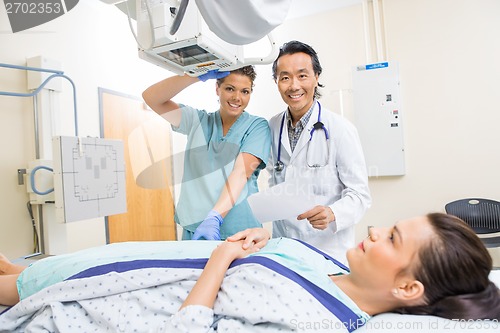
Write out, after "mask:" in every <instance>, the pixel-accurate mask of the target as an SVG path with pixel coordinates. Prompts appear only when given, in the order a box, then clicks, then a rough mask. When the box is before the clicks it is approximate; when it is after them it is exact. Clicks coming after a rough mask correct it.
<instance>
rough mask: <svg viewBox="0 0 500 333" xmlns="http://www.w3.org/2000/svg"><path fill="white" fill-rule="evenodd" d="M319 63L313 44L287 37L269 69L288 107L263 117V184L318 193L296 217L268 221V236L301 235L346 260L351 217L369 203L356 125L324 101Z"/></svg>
mask: <svg viewBox="0 0 500 333" xmlns="http://www.w3.org/2000/svg"><path fill="white" fill-rule="evenodd" d="M321 71H322V68H321V65H320V63H319V59H318V55H317V53H316V51H315V50H314V49H313V48H312V47H310V46H309V45H307V44H304V43H302V42H298V41H290V42H288V43H285V44H284V45H283V46H282V47H281V49H280V52H279V55H278V58H277V59H276V60H275V61H274V63H273V77H274V80H275V82H276V83H277V85H278V90H279V92H280V94H281V97H282V99H283V101H284V102H285V103H286V104H287V105H288V108H287V109H286V110H285V111H283V112H281V113H279V114H277V115H275V116H274V117H273V118H271V120H270V121H269V125H270V127H271V137H272V149H271V157H270V158H271V160H270V162H269V163H268V164H267V170H268V171H269V173H270V174H271V177H270V180H269V185H270V186H274V185H277V184H279V183H282V182H286V183H285V184H282V185H281V186H284V185H286V187H285V188H286V191H299V192H295V193H298V194H300V195H304V198H313V197H314V198H321V202H322V205H316V206H313V207H311V209H309V210H307V211H305V212H303V213H301V214H300V215H299V216H297V219H296V220H278V221H273V237H282V236H284V237H293V238H298V239H301V240H304V241H306V242H308V243H309V244H311V245H313V246H315V247H317V248H319V249H321V250H323V251H324V252H326V253H327V254H329V255H331V256H332V257H334V258H336V259H338V260H340V261H341V262H343V263H346V259H345V255H346V252H347V250H348V249H349V248H352V247H354V237H355V235H354V233H355V229H354V225H355V224H356V223H357V222H359V221H360V220H361V218H362V217H363V215H364V213H365V211H366V209H367V208H368V207H369V206H370V204H371V197H370V191H369V188H368V176H367V172H366V165H365V160H364V156H363V151H362V148H361V144H360V140H359V137H358V133H357V130H356V128H355V127H354V126H353V125H352V124H351V123H350V122H349V121H347V120H346V119H345V118H343V117H342V116H340V115H338V114H335V113H333V112H331V111H330V110H328V109H327V108H326V107H325V106H324V105H322V104H321V103H320V102H319V101H318V99H319V97H320V96H321V95H320V93H319V92H318V87H322V85H321V84H320V83H319V82H318V80H319V75H320V74H321Z"/></svg>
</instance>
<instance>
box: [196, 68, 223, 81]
mask: <svg viewBox="0 0 500 333" xmlns="http://www.w3.org/2000/svg"><path fill="white" fill-rule="evenodd" d="M228 75H229V72H219V70H218V69H212V70H211V71H208V72H206V73H205V74H202V75H200V76H198V79H200V81H203V82H205V81H207V80H210V79H222V78H223V77H226V76H228Z"/></svg>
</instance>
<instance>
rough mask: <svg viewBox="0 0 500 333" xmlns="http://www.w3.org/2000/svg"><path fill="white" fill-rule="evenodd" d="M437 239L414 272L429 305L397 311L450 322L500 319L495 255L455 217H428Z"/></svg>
mask: <svg viewBox="0 0 500 333" xmlns="http://www.w3.org/2000/svg"><path fill="white" fill-rule="evenodd" d="M427 218H428V220H429V221H430V224H431V226H432V228H433V229H434V231H435V236H434V237H432V238H431V239H430V240H429V243H428V244H427V246H422V248H421V249H420V250H419V253H418V260H417V264H416V266H414V267H413V269H412V272H413V275H414V276H415V278H416V279H417V280H419V281H420V282H422V284H423V285H424V290H425V292H424V297H425V301H426V303H427V305H423V306H415V307H408V308H403V309H398V310H397V311H395V312H400V313H408V314H420V315H435V316H439V317H444V318H448V319H464V320H477V319H490V320H500V290H499V289H498V288H497V286H496V285H495V284H494V283H493V282H491V281H490V280H489V277H488V275H489V273H490V271H491V269H492V265H493V262H492V259H491V256H490V254H489V252H488V250H487V249H486V247H485V246H484V244H483V243H482V241H481V240H480V239H479V237H478V236H477V235H476V234H475V232H474V231H473V230H472V229H471V228H470V227H469V226H468V225H467V224H466V223H465V222H464V221H462V220H461V219H459V218H458V217H455V216H453V215H448V214H443V213H432V214H428V215H427Z"/></svg>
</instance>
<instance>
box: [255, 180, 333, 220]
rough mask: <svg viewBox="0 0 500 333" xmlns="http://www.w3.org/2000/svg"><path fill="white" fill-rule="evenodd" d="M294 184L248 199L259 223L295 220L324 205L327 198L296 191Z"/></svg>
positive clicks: (285, 184) (272, 188)
mask: <svg viewBox="0 0 500 333" xmlns="http://www.w3.org/2000/svg"><path fill="white" fill-rule="evenodd" d="M298 188H300V187H297V186H296V185H295V184H293V185H292V184H290V183H286V182H284V183H281V184H278V185H276V186H273V187H270V188H268V189H266V190H264V191H261V192H258V193H255V194H252V195H251V196H249V197H248V199H247V200H248V204H249V205H250V208H251V209H252V212H253V214H254V216H255V218H256V219H257V220H258V221H259V222H260V223H265V222H269V221H275V220H284V219H287V220H296V218H297V216H298V215H300V214H302V213H304V212H306V211H308V210H310V209H312V208H313V207H314V206H317V205H326V203H327V202H328V197H326V196H318V195H313V194H311V193H306V192H304V191H301V190H297V189H298Z"/></svg>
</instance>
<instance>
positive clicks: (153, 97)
mask: <svg viewBox="0 0 500 333" xmlns="http://www.w3.org/2000/svg"><path fill="white" fill-rule="evenodd" d="M255 77H256V73H255V70H254V68H253V66H246V67H243V68H239V69H236V70H233V71H231V72H218V71H209V72H208V73H206V74H203V75H201V76H199V77H191V76H187V75H184V76H173V77H170V78H167V79H165V80H163V81H160V82H158V83H156V84H154V85H152V86H151V87H149V88H148V89H146V90H145V91H144V92H143V95H142V96H143V98H144V101H145V102H146V103H147V104H148V105H149V106H150V107H151V108H152V109H153V110H154V111H155V112H157V113H158V114H159V115H161V116H162V117H163V118H164V119H166V120H167V121H168V122H170V124H171V125H172V129H173V130H174V131H176V132H179V133H182V134H184V135H186V136H187V144H186V151H185V155H184V174H183V180H182V185H181V192H180V197H179V201H178V204H177V207H176V214H175V219H176V222H177V223H178V224H180V225H181V226H182V227H183V235H182V239H209V240H221V239H222V240H224V239H225V238H226V237H228V236H231V235H233V234H234V233H236V232H238V231H241V230H244V229H247V228H252V227H259V226H261V224H260V223H259V222H258V221H257V220H256V218H255V217H254V216H253V214H252V212H251V210H250V207H249V206H248V203H247V200H246V199H247V197H248V196H249V195H250V194H252V193H255V192H257V191H258V188H257V177H258V175H259V173H260V171H261V170H262V169H264V168H265V166H266V164H265V162H264V161H267V160H268V158H269V151H270V144H271V138H270V130H269V125H268V123H267V121H266V119H264V118H261V117H257V116H252V115H250V114H249V113H248V112H246V111H245V108H246V107H247V105H248V103H249V101H250V95H251V93H252V91H253V83H254V80H255ZM208 79H216V85H215V91H216V93H217V96H218V97H219V101H220V107H219V110H217V111H215V112H207V111H205V110H198V109H195V108H192V107H190V106H187V105H184V104H177V103H176V102H174V101H172V98H173V97H174V96H176V95H177V94H178V93H179V92H181V91H182V90H184V89H185V88H187V87H188V86H190V85H192V84H194V83H196V82H199V81H206V80H208Z"/></svg>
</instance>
